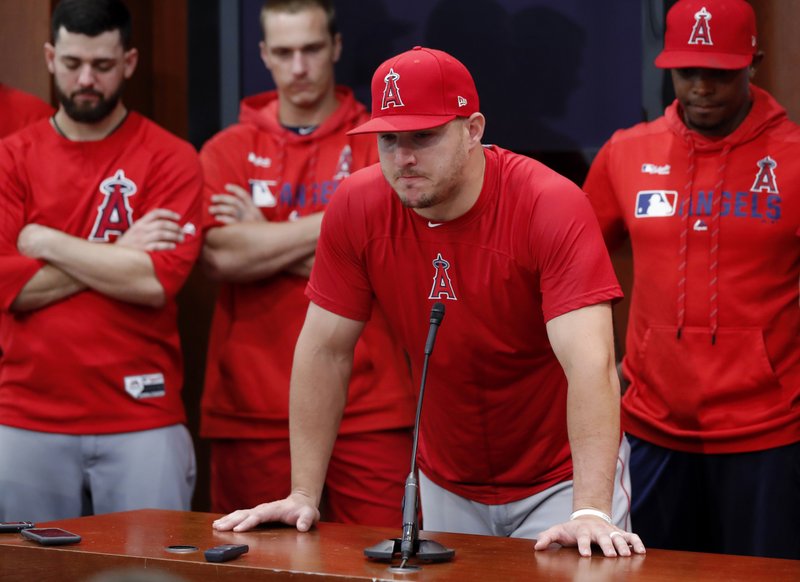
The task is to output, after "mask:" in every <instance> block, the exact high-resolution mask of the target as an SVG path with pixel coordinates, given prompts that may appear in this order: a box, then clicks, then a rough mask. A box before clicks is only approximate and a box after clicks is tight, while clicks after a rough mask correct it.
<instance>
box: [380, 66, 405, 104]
mask: <svg viewBox="0 0 800 582" xmlns="http://www.w3.org/2000/svg"><path fill="white" fill-rule="evenodd" d="M399 78H400V75H398V74H397V73H395V72H394V69H389V72H388V73H387V74H386V76H385V77H384V78H383V80H384V82H385V83H386V86H385V87H384V88H383V100H382V101H381V109H389V107H405V106H406V105H405V103H403V100H402V99H401V98H400V88H399V87H398V86H397V80H398V79H399Z"/></svg>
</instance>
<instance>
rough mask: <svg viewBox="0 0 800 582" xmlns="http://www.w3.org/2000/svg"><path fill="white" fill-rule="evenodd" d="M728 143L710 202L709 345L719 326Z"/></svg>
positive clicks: (721, 157)
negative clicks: (723, 209) (720, 254)
mask: <svg viewBox="0 0 800 582" xmlns="http://www.w3.org/2000/svg"><path fill="white" fill-rule="evenodd" d="M730 152H731V147H730V145H726V146H725V148H724V149H723V150H722V153H721V154H720V163H719V168H718V169H717V174H718V177H719V180H717V183H716V184H715V185H714V190H713V196H714V198H713V199H712V202H711V227H710V230H711V232H710V236H709V239H708V287H709V289H708V291H709V308H710V309H709V311H710V312H709V316H708V319H709V327H710V328H711V345H714V344H716V343H717V329H718V328H719V231H720V217H721V214H722V210H721V208H722V185H723V183H724V182H725V169H726V167H727V165H728V155H729V154H730Z"/></svg>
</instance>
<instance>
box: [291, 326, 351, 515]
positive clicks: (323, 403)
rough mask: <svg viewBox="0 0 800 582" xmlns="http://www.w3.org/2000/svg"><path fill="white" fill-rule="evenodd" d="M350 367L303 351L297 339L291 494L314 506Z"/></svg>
mask: <svg viewBox="0 0 800 582" xmlns="http://www.w3.org/2000/svg"><path fill="white" fill-rule="evenodd" d="M304 352H305V353H306V355H302V354H303V353H304ZM351 368H352V357H350V358H349V359H341V358H335V357H332V356H331V355H330V354H326V353H324V352H319V351H315V352H306V351H305V349H304V346H303V344H302V337H301V339H299V340H298V343H297V348H296V352H295V363H294V368H293V371H292V386H291V392H290V399H289V433H290V441H291V443H290V444H291V455H292V492H294V493H297V492H302V493H304V494H306V495H308V496H309V497H311V498H312V499H314V500H315V501H316V503H317V504H319V500H320V497H321V495H322V489H323V486H324V483H325V473H326V471H327V468H328V461H329V460H330V456H331V452H332V451H333V445H334V442H335V441H336V434H337V433H338V430H339V423H340V421H341V418H342V412H343V410H344V406H345V402H346V400H347V383H348V379H349V375H350V370H351Z"/></svg>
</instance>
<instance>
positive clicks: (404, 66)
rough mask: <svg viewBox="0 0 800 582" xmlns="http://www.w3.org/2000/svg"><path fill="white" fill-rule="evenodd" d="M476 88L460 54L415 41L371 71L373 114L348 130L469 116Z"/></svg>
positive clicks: (427, 124) (413, 127)
mask: <svg viewBox="0 0 800 582" xmlns="http://www.w3.org/2000/svg"><path fill="white" fill-rule="evenodd" d="M478 107H479V102H478V91H477V89H476V88H475V82H474V81H473V79H472V75H470V73H469V71H468V70H467V68H466V67H465V66H464V65H463V64H462V63H461V62H460V61H458V59H456V58H454V57H453V56H451V55H449V54H447V53H446V52H443V51H439V50H436V49H429V48H423V47H419V46H418V47H414V48H413V49H412V50H410V51H406V52H404V53H401V54H399V55H397V56H395V57H392V58H391V59H389V60H387V61H386V62H384V63H383V64H382V65H381V66H380V67H378V70H377V71H375V75H374V76H373V77H372V118H371V119H370V120H369V121H368V122H366V123H364V124H362V125H360V126H358V127H356V128H355V129H353V130H351V131H349V132H348V133H351V134H354V133H377V132H387V133H392V132H400V131H418V130H421V129H430V128H433V127H439V126H440V125H444V124H445V123H447V122H448V121H452V120H453V119H455V118H456V117H469V116H470V115H472V114H473V113H475V112H477V111H478V110H479V109H478Z"/></svg>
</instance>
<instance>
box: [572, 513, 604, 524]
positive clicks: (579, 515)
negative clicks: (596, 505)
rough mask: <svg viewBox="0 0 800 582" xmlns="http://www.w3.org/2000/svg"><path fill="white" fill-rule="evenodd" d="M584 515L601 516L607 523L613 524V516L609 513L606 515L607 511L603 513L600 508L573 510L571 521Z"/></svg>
mask: <svg viewBox="0 0 800 582" xmlns="http://www.w3.org/2000/svg"><path fill="white" fill-rule="evenodd" d="M584 515H591V516H593V517H599V518H600V519H602V520H603V521H604V522H606V523H607V524H609V525H613V524H612V523H611V518H610V517H609V516H608V515H606V514H605V513H603V512H602V511H600V510H599V509H579V510H578V511H573V512H572V515H570V516H569V519H570V521H572V520H573V519H577V518H579V517H582V516H584Z"/></svg>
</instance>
